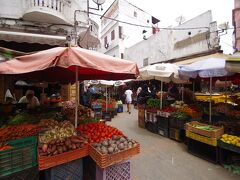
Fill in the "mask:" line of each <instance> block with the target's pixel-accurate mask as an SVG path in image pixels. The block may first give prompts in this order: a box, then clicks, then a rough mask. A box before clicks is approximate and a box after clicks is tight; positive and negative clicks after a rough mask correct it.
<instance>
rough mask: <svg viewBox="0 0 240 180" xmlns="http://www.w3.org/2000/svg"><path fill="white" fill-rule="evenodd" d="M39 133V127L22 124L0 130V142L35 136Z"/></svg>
mask: <svg viewBox="0 0 240 180" xmlns="http://www.w3.org/2000/svg"><path fill="white" fill-rule="evenodd" d="M40 131H41V127H39V126H38V125H33V124H22V125H15V126H9V127H5V128H0V142H3V141H9V140H14V139H18V138H23V137H28V136H35V135H37V134H38V133H39V132H40Z"/></svg>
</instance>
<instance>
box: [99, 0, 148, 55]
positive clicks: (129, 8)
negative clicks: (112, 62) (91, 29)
mask: <svg viewBox="0 0 240 180" xmlns="http://www.w3.org/2000/svg"><path fill="white" fill-rule="evenodd" d="M134 11H135V12H136V13H137V17H135V16H134ZM104 15H105V16H107V17H111V18H113V19H118V20H120V21H125V22H130V23H134V24H140V25H143V26H150V27H151V26H152V16H151V15H150V14H148V13H146V12H144V11H142V10H141V9H139V8H137V7H135V6H134V5H132V4H130V3H129V2H127V1H125V0H118V1H115V2H114V4H113V5H112V6H111V8H110V9H109V10H108V12H107V13H105V14H104ZM147 20H148V21H149V22H147ZM101 24H102V27H101V29H102V30H101V48H100V50H99V51H101V52H103V53H105V54H108V55H112V54H113V53H112V52H114V54H116V56H117V57H121V53H125V52H124V51H125V48H126V47H130V46H132V45H133V44H135V43H137V42H139V41H141V40H142V39H143V34H142V32H143V30H146V31H147V33H146V34H145V35H146V37H149V36H150V35H151V34H152V29H151V28H145V27H138V26H132V25H127V24H125V23H121V22H116V21H113V20H106V19H105V20H104V18H103V19H102V20H101ZM118 26H122V31H123V37H124V38H123V39H119V32H118V30H119V28H118ZM113 29H114V30H115V40H114V41H111V32H112V30H113ZM106 36H107V37H108V42H110V47H109V48H108V49H106V48H105V47H104V38H105V37H106ZM116 46H119V48H118V50H119V52H116V48H115V47H116ZM112 48H114V50H112V51H111V49H112Z"/></svg>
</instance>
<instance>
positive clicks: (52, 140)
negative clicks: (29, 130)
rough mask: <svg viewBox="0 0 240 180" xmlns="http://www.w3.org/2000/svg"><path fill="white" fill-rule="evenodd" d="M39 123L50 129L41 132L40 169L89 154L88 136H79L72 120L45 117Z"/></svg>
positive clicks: (39, 145) (39, 146) (39, 148)
mask: <svg viewBox="0 0 240 180" xmlns="http://www.w3.org/2000/svg"><path fill="white" fill-rule="evenodd" d="M39 125H41V126H42V127H48V129H47V130H46V131H45V132H43V133H41V134H39V144H38V162H39V169H40V170H43V169H48V168H50V167H54V166H57V165H60V164H63V163H66V162H69V161H72V160H75V159H78V158H82V157H84V156H87V155H88V145H87V143H88V138H87V137H86V136H83V135H82V136H78V135H77V132H76V130H75V128H74V126H73V124H71V122H70V121H63V122H57V121H54V120H51V119H43V120H41V121H40V123H39Z"/></svg>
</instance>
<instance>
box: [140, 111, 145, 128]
mask: <svg viewBox="0 0 240 180" xmlns="http://www.w3.org/2000/svg"><path fill="white" fill-rule="evenodd" d="M138 126H139V127H141V128H145V109H138Z"/></svg>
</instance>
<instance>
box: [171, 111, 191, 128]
mask: <svg viewBox="0 0 240 180" xmlns="http://www.w3.org/2000/svg"><path fill="white" fill-rule="evenodd" d="M189 120H190V116H189V115H188V114H187V113H184V112H174V113H171V116H170V119H169V126H170V128H176V129H184V125H185V123H186V122H188V121H189Z"/></svg>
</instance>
